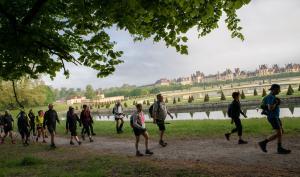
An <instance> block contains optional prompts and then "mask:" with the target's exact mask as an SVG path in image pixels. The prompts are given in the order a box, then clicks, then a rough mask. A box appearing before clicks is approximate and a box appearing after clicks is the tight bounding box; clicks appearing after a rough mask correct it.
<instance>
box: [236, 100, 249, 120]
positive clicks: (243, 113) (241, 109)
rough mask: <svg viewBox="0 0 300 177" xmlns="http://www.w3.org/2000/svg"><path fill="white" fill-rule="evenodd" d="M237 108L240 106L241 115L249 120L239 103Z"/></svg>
mask: <svg viewBox="0 0 300 177" xmlns="http://www.w3.org/2000/svg"><path fill="white" fill-rule="evenodd" d="M237 106H238V110H239V111H240V113H241V114H242V115H243V116H244V117H245V118H247V115H246V114H245V113H244V112H243V110H242V108H241V105H240V103H239V104H238V105H237Z"/></svg>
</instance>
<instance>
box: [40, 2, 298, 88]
mask: <svg viewBox="0 0 300 177" xmlns="http://www.w3.org/2000/svg"><path fill="white" fill-rule="evenodd" d="M238 16H239V18H240V19H241V26H242V27H243V30H242V33H243V34H244V36H245V40H244V41H241V40H239V39H232V38H231V37H230V32H229V31H228V30H227V28H226V26H225V24H224V18H222V19H221V20H220V22H219V28H218V29H216V30H215V31H213V32H212V33H210V34H208V35H207V36H205V37H203V38H198V35H197V34H198V33H197V31H196V30H195V29H191V30H190V31H189V32H188V34H187V35H188V38H189V41H188V43H187V45H188V47H189V49H188V50H189V54H188V55H181V54H179V53H177V52H176V50H175V49H174V48H172V47H170V48H167V47H166V46H165V44H164V42H159V43H153V41H152V40H151V39H149V40H146V41H142V42H133V38H132V37H131V36H130V35H129V34H128V33H127V32H126V31H120V30H118V31H117V30H110V31H109V33H110V35H111V40H112V41H116V42H117V45H116V47H117V49H118V50H122V51H124V54H123V56H122V58H121V59H122V60H123V61H124V63H122V64H120V65H118V66H117V67H116V71H115V72H114V73H113V74H112V75H110V76H108V77H106V78H97V77H96V75H97V71H94V70H92V69H89V68H86V67H78V66H74V65H71V64H68V65H67V68H68V69H69V70H70V77H69V78H68V79H66V78H65V76H63V74H62V72H60V73H57V76H56V78H55V79H54V80H51V79H50V78H48V77H47V76H43V77H42V79H43V80H44V81H45V83H46V84H48V85H51V86H52V87H54V88H61V87H67V88H85V87H86V85H88V84H91V85H92V86H93V87H94V88H109V87H116V86H122V85H123V84H130V85H148V84H152V83H154V82H155V81H156V80H158V79H160V78H167V79H173V78H178V77H182V76H183V77H184V76H189V75H191V74H192V73H194V72H196V71H201V72H203V73H204V74H205V75H208V74H215V73H217V72H218V71H220V72H222V71H224V70H225V69H227V68H229V69H234V68H237V67H239V68H240V69H242V70H247V71H250V70H255V69H256V68H257V67H258V66H259V65H261V64H268V65H270V66H271V65H273V64H279V65H281V66H283V65H284V64H287V63H300V23H299V21H300V1H299V0H284V1H283V0H264V1H259V0H252V1H251V2H250V4H248V5H246V6H244V7H242V8H241V9H240V10H239V11H238Z"/></svg>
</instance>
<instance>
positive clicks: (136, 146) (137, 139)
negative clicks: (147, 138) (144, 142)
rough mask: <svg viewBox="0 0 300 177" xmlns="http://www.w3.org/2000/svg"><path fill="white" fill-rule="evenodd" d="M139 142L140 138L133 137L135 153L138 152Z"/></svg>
mask: <svg viewBox="0 0 300 177" xmlns="http://www.w3.org/2000/svg"><path fill="white" fill-rule="evenodd" d="M139 141H140V136H135V151H136V152H138V151H139Z"/></svg>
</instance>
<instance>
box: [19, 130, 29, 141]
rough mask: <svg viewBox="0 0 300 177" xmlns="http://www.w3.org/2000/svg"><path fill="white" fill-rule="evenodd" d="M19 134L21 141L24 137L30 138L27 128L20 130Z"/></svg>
mask: <svg viewBox="0 0 300 177" xmlns="http://www.w3.org/2000/svg"><path fill="white" fill-rule="evenodd" d="M20 134H21V137H22V139H24V138H25V137H27V138H28V137H29V136H30V133H29V130H28V129H27V128H25V129H22V130H20Z"/></svg>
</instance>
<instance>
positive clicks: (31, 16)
mask: <svg viewBox="0 0 300 177" xmlns="http://www.w3.org/2000/svg"><path fill="white" fill-rule="evenodd" d="M46 2H47V0H37V1H36V2H35V4H34V5H33V7H32V9H30V10H29V12H28V13H27V15H26V16H25V17H24V18H23V20H22V21H21V25H28V24H30V23H31V22H32V20H33V19H34V17H35V16H36V15H37V14H38V13H39V12H40V10H41V9H42V7H43V5H44V4H45V3H46Z"/></svg>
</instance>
